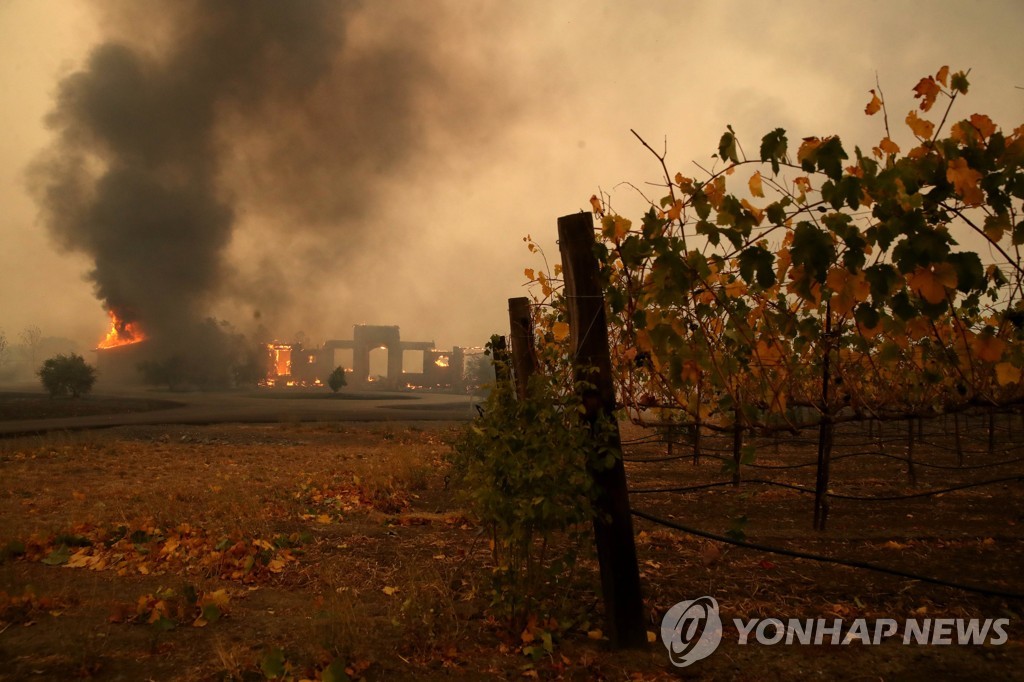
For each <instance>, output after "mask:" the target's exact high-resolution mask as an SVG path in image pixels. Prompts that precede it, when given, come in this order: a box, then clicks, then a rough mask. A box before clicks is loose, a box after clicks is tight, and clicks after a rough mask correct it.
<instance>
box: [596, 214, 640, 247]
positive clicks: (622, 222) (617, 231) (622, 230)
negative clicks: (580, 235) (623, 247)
mask: <svg viewBox="0 0 1024 682" xmlns="http://www.w3.org/2000/svg"><path fill="white" fill-rule="evenodd" d="M632 226H633V223H632V222H631V221H629V220H628V219H626V218H623V217H622V216H618V215H616V216H605V217H604V218H603V219H602V220H601V231H602V232H603V233H604V236H605V237H608V238H609V239H614V240H615V241H619V240H621V239H622V238H623V237H625V236H626V234H627V233H628V232H629V228H630V227H632Z"/></svg>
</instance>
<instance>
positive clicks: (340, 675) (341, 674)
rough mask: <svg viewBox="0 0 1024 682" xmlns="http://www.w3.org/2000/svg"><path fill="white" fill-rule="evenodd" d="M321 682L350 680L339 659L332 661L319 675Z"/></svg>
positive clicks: (347, 681)
mask: <svg viewBox="0 0 1024 682" xmlns="http://www.w3.org/2000/svg"><path fill="white" fill-rule="evenodd" d="M320 679H321V680H322V682H349V680H351V679H352V678H351V677H349V675H348V673H347V672H346V671H345V664H344V663H342V662H341V660H340V659H337V658H336V659H334V660H333V661H331V664H330V665H329V666H327V667H326V668H324V669H323V672H321V673H320Z"/></svg>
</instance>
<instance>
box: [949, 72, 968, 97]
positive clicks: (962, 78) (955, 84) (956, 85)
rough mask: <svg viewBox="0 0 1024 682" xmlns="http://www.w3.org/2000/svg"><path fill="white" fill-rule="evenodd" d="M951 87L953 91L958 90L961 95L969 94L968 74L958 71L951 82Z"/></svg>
mask: <svg viewBox="0 0 1024 682" xmlns="http://www.w3.org/2000/svg"><path fill="white" fill-rule="evenodd" d="M949 85H950V87H951V88H952V89H953V90H956V91H957V92H959V93H960V94H961V95H966V94H967V89H968V88H969V87H970V85H971V84H970V83H968V82H967V74H966V73H964V72H963V71H957V72H956V73H954V74H953V77H952V78H951V79H950V81H949Z"/></svg>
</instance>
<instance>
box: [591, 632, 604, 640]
mask: <svg viewBox="0 0 1024 682" xmlns="http://www.w3.org/2000/svg"><path fill="white" fill-rule="evenodd" d="M587 637H589V638H590V639H604V633H603V632H601V631H600V630H591V631H590V632H588V633H587Z"/></svg>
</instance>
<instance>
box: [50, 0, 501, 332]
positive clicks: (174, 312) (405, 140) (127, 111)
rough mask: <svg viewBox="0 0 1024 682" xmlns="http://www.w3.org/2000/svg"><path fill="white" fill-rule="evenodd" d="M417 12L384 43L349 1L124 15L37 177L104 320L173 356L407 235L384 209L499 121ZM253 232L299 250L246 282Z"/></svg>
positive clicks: (393, 27)
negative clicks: (448, 152)
mask: <svg viewBox="0 0 1024 682" xmlns="http://www.w3.org/2000/svg"><path fill="white" fill-rule="evenodd" d="M140 7H143V8H146V7H148V9H149V10H152V11H149V12H147V11H142V10H140ZM414 7H415V6H414V5H397V4H396V5H394V9H395V13H394V15H393V16H391V17H389V22H388V26H389V27H390V28H389V29H388V30H379V29H374V27H373V22H372V21H368V20H367V19H366V17H365V12H364V11H363V10H364V7H363V6H362V4H361V3H357V2H348V1H344V0H303V1H302V2H280V1H278V0H217V1H216V2H214V1H207V0H176V1H175V2H173V3H163V2H162V3H157V4H156V5H147V3H142V4H141V5H140V4H139V3H104V4H103V5H102V12H101V13H100V16H101V21H102V22H103V23H102V28H103V30H104V31H105V33H106V34H107V35H108V36H109V39H108V40H106V41H105V42H103V43H101V44H99V45H97V46H96V47H95V48H94V49H93V50H92V51H91V53H90V55H89V57H88V59H87V61H86V63H85V64H84V65H83V66H82V68H81V69H80V70H78V71H76V72H73V73H71V74H70V75H69V76H67V77H65V78H64V79H63V80H62V81H61V82H60V83H59V86H58V89H57V95H56V99H55V104H54V108H53V110H52V113H51V114H50V115H49V116H48V118H47V124H48V125H49V127H50V128H51V129H52V131H53V135H54V144H53V145H52V147H51V148H50V149H48V150H47V151H46V152H45V153H44V154H43V155H42V156H41V157H40V158H39V159H38V160H37V162H36V163H35V164H34V166H33V168H32V170H31V172H30V178H31V180H30V181H31V184H32V186H33V191H34V194H35V196H36V199H37V202H38V203H39V205H40V207H41V209H42V214H43V216H44V220H45V222H46V224H47V227H48V228H49V230H50V232H51V234H52V236H53V237H54V238H55V240H56V241H57V243H58V244H59V245H60V246H61V247H63V248H64V249H67V250H70V251H76V252H82V253H85V254H87V255H88V256H89V257H90V258H91V259H92V261H93V263H94V267H93V268H92V270H91V271H90V273H89V275H88V277H89V279H90V280H91V281H92V282H93V284H94V288H95V293H96V296H97V297H98V298H99V299H100V300H101V301H102V303H103V305H104V306H105V307H106V308H108V309H109V310H111V311H113V312H115V313H117V314H118V315H119V316H120V317H122V318H123V319H125V320H126V321H133V322H137V323H139V324H140V325H141V327H142V328H143V329H144V330H145V331H146V332H147V333H148V334H149V335H150V336H152V337H153V338H154V339H156V340H159V341H160V343H161V344H162V345H164V346H173V344H174V341H175V340H176V339H184V338H185V337H187V333H186V331H185V330H187V329H189V328H191V327H194V326H195V324H196V322H198V321H200V320H202V319H203V318H204V317H205V316H207V315H208V314H209V311H210V310H211V308H213V307H214V306H215V305H216V304H218V303H219V302H222V301H223V300H225V299H234V300H236V301H239V302H241V303H242V304H244V307H245V308H246V309H247V310H250V311H252V312H253V313H255V312H257V311H259V313H260V316H261V317H263V318H264V319H267V317H268V316H269V317H270V318H272V317H273V316H274V314H275V312H276V311H278V310H282V309H286V308H287V307H289V306H291V305H293V304H294V301H295V298H296V296H297V295H298V292H301V291H302V290H303V289H306V288H308V287H309V286H310V283H311V282H315V280H316V278H317V275H318V273H320V272H323V271H326V270H337V269H338V268H342V267H344V266H343V263H342V262H340V261H339V259H340V258H342V257H343V256H344V255H345V253H346V252H349V251H352V250H356V249H359V248H360V247H361V246H362V245H363V244H364V243H365V241H366V239H367V238H368V236H370V235H372V237H373V238H374V239H381V238H382V235H384V237H383V238H387V235H388V234H389V233H394V232H396V231H400V230H401V229H402V226H396V225H394V224H391V225H381V224H375V223H374V221H373V219H372V214H373V207H374V206H375V205H376V203H377V202H378V201H379V200H380V196H381V193H382V192H384V191H387V190H388V188H389V186H391V187H393V186H394V185H395V183H396V178H398V177H400V176H401V174H402V172H403V170H404V169H407V168H409V167H411V166H412V165H414V164H416V163H417V162H419V161H420V160H421V158H422V157H423V156H424V155H425V154H426V153H427V149H428V147H429V141H430V140H433V139H437V131H439V130H441V131H445V130H447V131H449V132H450V133H451V134H452V135H454V136H456V137H458V136H463V137H464V138H466V139H468V138H471V137H472V136H473V135H477V134H481V131H480V130H479V129H478V125H479V124H478V122H479V121H480V120H481V117H480V116H479V114H480V111H481V108H486V107H487V106H488V105H485V104H483V99H482V98H481V99H480V100H477V99H476V98H474V97H473V96H467V94H466V91H467V89H466V87H465V85H466V83H467V81H466V80H465V79H466V78H467V73H468V72H469V70H470V69H471V67H468V66H466V64H465V60H463V59H460V58H459V57H458V56H457V55H458V53H457V51H455V52H453V51H452V50H451V49H447V50H444V49H439V48H441V47H443V45H441V44H439V43H441V42H443V41H445V40H446V39H445V37H444V36H441V35H440V34H439V33H438V31H436V30H435V29H434V27H433V21H432V18H431V17H432V15H431V13H429V12H426V11H422V10H419V11H417V10H416V9H414ZM403 8H405V9H403ZM438 55H445V56H443V57H441V56H438ZM453 55H455V56H454V57H453ZM470 80H472V79H471V77H470ZM491 99H493V98H491ZM493 104H494V103H493V102H492V103H491V105H490V106H491V107H492V110H493ZM242 216H246V217H249V218H251V217H253V216H257V217H258V220H257V221H255V222H257V223H259V224H260V225H262V227H261V228H258V229H261V230H264V234H271V232H273V233H274V234H277V235H281V234H286V235H292V236H293V239H290V240H289V239H285V240H281V239H274V240H271V241H273V243H274V245H275V248H274V249H264V250H262V251H261V250H260V249H259V248H255V249H253V250H251V253H250V254H249V258H250V259H254V260H256V261H258V262H257V263H256V265H257V266H258V267H255V268H252V267H250V268H239V267H237V265H236V264H231V263H229V259H228V258H227V257H226V254H227V250H228V248H229V246H230V245H231V244H232V241H233V240H238V239H239V238H240V235H239V226H240V225H241V224H243V223H244V222H245V221H243V220H241V219H240V218H241V217H242ZM253 229H257V228H253ZM242 237H243V238H244V239H247V240H248V242H250V243H253V244H256V245H257V246H258V245H259V242H260V237H259V235H258V234H257V235H256V236H255V237H254V236H253V235H251V234H250V235H247V236H246V235H242ZM282 244H291V246H292V247H293V248H294V249H295V250H298V251H301V252H302V253H299V254H298V255H296V254H294V253H293V254H282V253H281V250H280V247H281V245H282ZM296 260H299V261H301V263H302V264H303V266H302V268H301V269H300V271H299V272H286V270H285V268H284V267H283V265H284V264H285V263H293V262H295V261H296ZM249 265H253V264H252V263H250V264H249ZM252 272H258V273H259V276H258V277H254V276H253V275H252Z"/></svg>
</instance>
